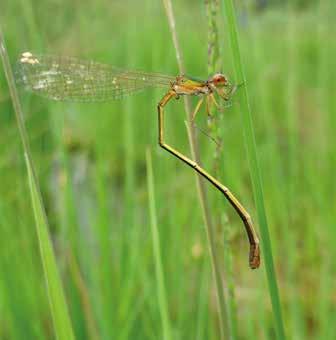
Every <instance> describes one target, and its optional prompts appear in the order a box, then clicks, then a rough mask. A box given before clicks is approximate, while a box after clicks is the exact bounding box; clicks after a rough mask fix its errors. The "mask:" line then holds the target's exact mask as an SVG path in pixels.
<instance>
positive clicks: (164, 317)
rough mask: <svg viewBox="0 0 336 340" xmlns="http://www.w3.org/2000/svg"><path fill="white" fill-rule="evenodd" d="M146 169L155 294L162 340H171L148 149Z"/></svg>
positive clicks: (150, 158) (151, 168)
mask: <svg viewBox="0 0 336 340" xmlns="http://www.w3.org/2000/svg"><path fill="white" fill-rule="evenodd" d="M146 167H147V189H148V203H149V215H150V222H151V223H150V224H151V233H152V242H153V251H154V259H155V272H156V281H157V293H158V300H159V306H160V315H161V323H162V329H163V339H164V340H170V339H172V337H171V327H170V321H169V316H168V303H167V297H166V288H165V284H164V274H163V266H162V256H161V246H160V237H159V231H158V226H157V216H156V207H155V194H154V176H153V166H152V157H151V153H150V150H149V148H147V150H146Z"/></svg>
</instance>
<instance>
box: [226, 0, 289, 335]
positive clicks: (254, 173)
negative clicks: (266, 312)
mask: <svg viewBox="0 0 336 340" xmlns="http://www.w3.org/2000/svg"><path fill="white" fill-rule="evenodd" d="M223 6H224V9H225V13H224V16H225V17H226V19H227V22H228V28H229V32H230V42H231V46H232V53H233V62H234V70H235V76H236V81H237V82H238V83H242V82H243V83H244V84H246V81H245V75H244V71H243V65H242V60H241V54H240V47H239V41H238V31H237V24H236V18H235V11H234V7H233V2H232V0H223ZM240 107H241V111H242V121H243V129H244V137H245V144H246V148H247V157H248V162H249V167H250V172H251V179H252V185H253V193H254V198H255V202H256V207H257V214H258V220H259V225H260V234H261V244H262V249H263V252H264V256H263V258H264V261H265V268H266V273H267V281H268V288H269V293H270V298H271V302H272V308H273V314H274V323H275V331H276V336H277V339H278V340H283V339H285V331H284V325H283V319H282V313H281V306H280V298H279V291H278V284H277V279H276V273H275V269H274V263H273V255H272V247H271V239H270V235H269V230H268V224H267V217H266V211H265V205H264V197H263V190H262V184H261V175H260V170H259V164H258V158H257V151H256V142H255V136H254V132H253V123H252V113H251V109H250V104H249V98H248V91H247V86H246V85H245V86H244V87H243V88H242V90H241V91H240Z"/></svg>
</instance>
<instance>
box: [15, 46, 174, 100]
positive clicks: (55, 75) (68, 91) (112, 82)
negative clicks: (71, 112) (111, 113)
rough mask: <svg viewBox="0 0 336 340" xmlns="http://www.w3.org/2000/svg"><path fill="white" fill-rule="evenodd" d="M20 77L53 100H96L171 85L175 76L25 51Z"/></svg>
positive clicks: (28, 87)
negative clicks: (128, 69)
mask: <svg viewBox="0 0 336 340" xmlns="http://www.w3.org/2000/svg"><path fill="white" fill-rule="evenodd" d="M18 64H19V65H18V69H17V79H18V82H19V83H22V84H23V85H24V87H25V88H26V89H27V90H29V91H32V92H34V93H36V94H38V95H41V96H43V97H47V98H50V99H53V100H60V101H77V102H93V101H107V100H110V99H118V98H121V97H124V96H127V95H129V94H132V93H134V92H138V91H141V90H143V89H145V88H148V87H164V88H169V87H170V85H171V83H172V82H174V81H175V79H176V78H175V77H172V76H165V75H161V74H157V73H145V72H138V71H127V70H122V69H119V68H116V67H113V66H110V65H106V64H101V63H97V62H93V61H83V60H80V59H77V58H72V57H60V56H51V55H37V56H36V55H33V54H31V53H30V52H25V53H23V54H22V57H21V59H20V60H19V63H18Z"/></svg>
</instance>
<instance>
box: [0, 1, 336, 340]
mask: <svg viewBox="0 0 336 340" xmlns="http://www.w3.org/2000/svg"><path fill="white" fill-rule="evenodd" d="M173 6H174V12H175V16H176V22H177V23H176V24H177V26H176V30H177V32H178V35H179V39H180V43H181V46H182V50H183V55H184V61H185V65H186V69H187V72H188V74H190V75H193V76H198V77H201V78H207V76H208V75H207V51H208V46H207V36H208V32H207V30H208V23H207V17H206V8H205V4H204V1H192V0H189V1H187V0H184V1H174V2H173ZM236 10H237V17H238V23H239V32H240V38H241V40H240V43H241V49H242V55H243V59H244V66H245V71H246V76H247V84H246V86H247V87H248V91H249V94H250V99H251V106H252V112H253V121H254V126H255V133H256V142H257V149H258V155H259V160H260V168H261V171H262V177H263V185H264V187H263V189H264V196H265V203H266V209H267V217H268V220H269V226H270V232H271V238H272V245H273V250H274V260H275V266H276V271H277V275H278V283H279V289H280V298H281V304H282V311H283V316H284V322H285V327H286V333H287V335H288V339H335V338H336V323H335V313H336V307H335V303H336V295H335V288H336V287H335V286H336V281H335V259H336V247H335V244H336V228H335V227H336V223H335V221H336V210H335V203H336V202H335V197H336V187H335V183H336V182H335V179H334V177H335V170H336V144H335V137H334V134H335V131H336V115H335V113H336V99H335V98H336V97H335V95H334V93H335V88H336V82H335V81H334V79H335V73H336V68H335V66H334V61H335V60H336V40H335V32H336V22H335V19H334V14H335V13H336V12H335V10H336V4H335V2H334V1H332V0H323V1H320V2H318V4H316V3H315V2H314V1H304V0H297V1H290V2H283V1H275V0H274V1H270V0H269V1H267V0H263V1H262V0H259V1H252V0H250V1H242V0H240V1H236ZM222 11H223V8H222V7H221V8H220V11H219V15H218V26H219V30H220V52H221V57H222V63H223V70H224V71H225V73H226V74H228V75H229V76H230V77H231V78H233V68H232V55H231V50H230V45H229V41H228V37H227V35H228V33H227V29H226V22H225V20H223V15H222ZM0 19H1V24H2V28H3V31H4V34H5V38H6V43H7V47H8V50H9V54H10V57H11V61H12V63H13V66H14V65H15V62H16V60H17V59H18V57H19V55H20V53H22V52H24V51H33V52H36V53H48V54H55V55H58V54H61V55H70V56H78V57H81V58H83V59H93V60H96V61H100V62H105V63H110V64H113V65H116V66H119V67H126V68H132V69H140V70H145V71H156V72H162V73H167V74H171V75H177V74H178V67H177V63H176V58H175V50H174V47H173V44H172V39H171V35H170V32H169V27H168V23H167V18H166V16H165V12H164V9H163V5H162V3H161V1H156V0H144V1H135V0H133V1H132V0H124V1H119V0H117V1H107V0H95V1H93V0H85V1H74V0H73V1H64V0H48V1H46V0H44V1H42V0H34V1H31V0H22V1H19V0H15V1H9V0H5V1H3V2H2V5H1V13H0ZM20 94H21V99H22V104H23V108H24V113H25V119H26V126H27V129H28V133H29V140H30V143H31V147H32V151H33V159H34V163H35V166H36V168H37V172H38V178H39V181H40V185H41V188H42V194H43V199H44V204H45V206H46V211H47V216H48V220H49V223H50V233H51V236H52V240H53V244H54V249H55V253H56V256H57V262H58V268H59V271H60V275H61V278H62V283H63V286H64V289H65V293H66V299H67V302H68V307H69V311H70V316H71V320H72V323H73V327H74V332H75V335H76V337H77V339H162V324H161V318H160V302H159V298H158V294H157V291H158V280H157V277H156V275H155V255H154V253H153V242H152V234H151V227H150V217H149V207H148V190H147V170H148V169H146V150H149V152H150V153H151V156H152V161H153V174H154V190H155V206H156V213H157V219H158V229H159V237H160V246H161V253H162V267H163V272H164V285H165V295H166V299H167V309H168V319H169V324H170V327H171V333H172V339H174V340H175V339H198V340H201V339H218V337H219V331H218V314H217V306H216V296H215V291H214V282H213V278H212V271H211V262H210V258H209V255H208V244H207V238H206V233H205V230H204V225H203V219H202V213H201V209H200V205H199V200H198V195H197V189H196V185H195V176H194V174H193V172H192V171H191V170H190V169H188V168H187V167H185V166H184V165H183V164H182V163H180V162H179V161H178V160H176V159H174V158H172V157H171V156H170V155H169V154H167V153H166V152H165V151H163V150H162V149H160V148H159V147H158V145H157V114H156V104H157V102H158V101H159V100H160V98H161V97H162V96H163V94H164V91H163V92H162V90H149V91H146V92H143V93H141V94H138V95H136V96H133V97H130V98H127V99H125V100H122V101H115V102H110V103H103V104H93V103H91V104H72V103H59V102H52V101H48V100H46V99H42V98H39V97H36V96H33V95H31V94H29V93H24V92H23V91H21V92H20ZM0 112H1V114H0V183H1V184H0V235H1V237H0V270H1V272H0V273H1V274H0V339H54V338H55V335H54V331H53V326H52V318H51V314H50V308H49V304H48V297H47V290H46V284H45V280H44V276H43V270H42V264H41V259H40V254H39V248H38V242H37V236H36V231H35V225H34V224H35V222H34V216H33V211H32V207H31V199H30V194H29V189H28V183H27V174H26V169H25V164H24V158H23V152H22V147H21V144H20V140H19V134H18V130H17V126H16V122H15V119H14V114H13V109H12V104H11V100H10V97H9V93H8V88H7V84H6V81H5V77H4V73H3V71H2V68H1V72H0ZM184 121H185V113H184V107H183V104H182V101H176V102H175V103H172V104H171V105H170V107H169V109H168V114H167V140H168V142H170V143H171V144H173V145H174V146H176V147H178V148H179V149H180V150H182V151H184V152H185V153H189V147H188V139H187V133H186V129H185V122H184ZM215 122H216V124H215V125H216V127H215V128H214V126H213V125H214V124H212V125H210V126H209V124H208V122H207V117H206V114H205V113H204V112H203V113H202V114H199V116H198V118H197V125H198V126H199V127H200V128H202V129H204V130H206V131H208V133H209V134H210V135H215V136H216V138H217V139H220V140H221V142H222V148H221V150H220V155H219V157H215V155H216V144H215V143H213V142H212V141H211V139H209V138H207V137H206V136H205V135H204V134H202V133H200V132H199V130H197V135H198V137H199V142H200V148H201V158H202V162H203V164H204V166H205V168H206V169H209V171H210V172H212V173H216V174H217V176H218V177H219V179H220V180H221V181H223V183H224V184H225V185H227V186H228V187H229V188H230V189H231V190H232V191H233V192H234V193H235V194H236V195H237V196H238V198H239V199H240V200H241V202H242V203H243V205H244V206H246V208H247V210H248V211H249V212H250V213H251V216H252V218H253V219H254V221H255V222H257V221H256V211H255V205H254V202H253V195H252V188H251V183H250V177H249V169H248V164H247V159H246V153H245V146H244V138H243V131H242V128H241V115H240V112H239V103H238V102H237V101H235V99H233V103H232V106H231V107H229V108H228V109H227V110H226V111H225V112H224V113H222V114H220V115H219V116H218V118H216V121H215ZM207 187H208V188H209V191H208V194H209V201H210V203H211V213H212V216H213V220H214V222H215V229H216V240H217V241H218V242H217V244H216V246H217V249H218V252H219V256H220V258H221V261H222V269H223V284H224V285H225V290H226V292H227V296H226V302H227V305H228V306H230V307H229V310H230V313H229V314H230V318H231V324H232V325H233V329H234V333H235V335H236V338H237V339H252V338H254V339H274V325H273V320H272V309H271V305H270V300H269V294H268V291H267V282H266V276H265V272H264V267H263V265H261V268H260V269H259V270H255V271H251V270H250V269H249V268H248V263H247V253H248V246H247V240H246V235H245V232H244V229H243V225H242V223H241V221H240V220H239V218H238V216H237V215H236V213H235V212H234V210H233V209H232V208H231V207H230V206H229V205H228V203H227V202H226V201H225V200H224V199H223V197H222V196H221V195H220V194H219V193H218V192H216V191H215V190H213V188H211V187H209V186H207ZM256 227H257V228H258V226H257V223H256Z"/></svg>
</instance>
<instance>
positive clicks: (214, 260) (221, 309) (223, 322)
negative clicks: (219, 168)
mask: <svg viewBox="0 0 336 340" xmlns="http://www.w3.org/2000/svg"><path fill="white" fill-rule="evenodd" d="M163 4H164V7H165V11H166V15H167V18H168V23H169V28H170V31H171V35H172V40H173V44H174V47H175V53H176V59H177V63H178V67H179V71H180V74H185V67H184V63H183V58H182V52H181V49H180V44H179V41H178V37H177V31H176V23H175V17H174V13H173V8H172V3H171V0H163ZM184 107H185V112H186V115H187V123H186V126H187V132H188V140H189V145H190V150H191V157H192V159H194V160H195V161H196V162H198V163H199V162H200V157H199V148H198V144H197V139H196V136H195V132H194V129H193V128H192V127H191V126H190V123H188V122H191V121H192V110H191V104H190V98H186V97H185V98H184ZM196 179H197V190H198V196H199V200H200V204H201V208H202V214H203V220H204V224H205V229H206V233H207V238H208V245H209V252H210V257H211V264H212V269H213V273H214V278H215V287H216V295H217V302H218V315H219V326H220V336H221V339H222V340H224V339H225V334H226V333H227V334H229V331H228V327H229V325H228V323H227V318H226V307H225V300H224V296H225V294H224V286H223V284H222V279H221V271H220V263H219V260H218V255H217V251H216V246H215V234H214V230H213V226H212V221H211V217H210V216H211V215H210V208H209V202H208V198H207V193H206V189H205V185H204V180H203V179H202V178H201V176H200V175H196Z"/></svg>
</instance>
